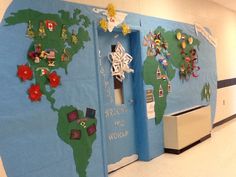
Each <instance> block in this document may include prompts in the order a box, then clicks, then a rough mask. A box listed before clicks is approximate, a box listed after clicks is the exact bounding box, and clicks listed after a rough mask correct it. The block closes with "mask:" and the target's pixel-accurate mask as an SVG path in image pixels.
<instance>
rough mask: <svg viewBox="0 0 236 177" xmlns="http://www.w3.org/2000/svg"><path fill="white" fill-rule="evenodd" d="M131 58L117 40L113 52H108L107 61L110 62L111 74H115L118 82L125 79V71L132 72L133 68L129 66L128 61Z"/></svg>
mask: <svg viewBox="0 0 236 177" xmlns="http://www.w3.org/2000/svg"><path fill="white" fill-rule="evenodd" d="M132 60H133V57H132V56H131V55H129V54H128V53H126V52H125V49H124V47H123V46H122V44H121V43H120V42H118V43H117V45H116V49H115V52H111V53H110V54H109V61H110V62H111V64H112V68H111V72H112V76H115V77H116V78H117V79H118V80H119V81H120V82H122V81H123V80H124V79H125V72H126V73H130V72H132V73H133V72H134V70H133V69H131V68H130V67H129V63H130V62H131V61H132Z"/></svg>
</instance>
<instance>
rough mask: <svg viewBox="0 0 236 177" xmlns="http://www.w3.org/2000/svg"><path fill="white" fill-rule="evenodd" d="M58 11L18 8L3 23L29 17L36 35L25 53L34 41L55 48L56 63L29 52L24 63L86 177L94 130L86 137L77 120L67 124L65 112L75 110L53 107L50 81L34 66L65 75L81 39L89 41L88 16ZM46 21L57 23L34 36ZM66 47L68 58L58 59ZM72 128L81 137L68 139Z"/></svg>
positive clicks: (94, 120) (19, 20) (78, 12)
mask: <svg viewBox="0 0 236 177" xmlns="http://www.w3.org/2000/svg"><path fill="white" fill-rule="evenodd" d="M58 13H59V14H50V13H48V14H47V13H41V12H38V11H35V10H32V9H25V10H19V11H18V12H16V13H12V14H11V16H10V17H8V18H6V19H5V22H6V25H5V26H10V25H16V24H20V23H25V24H28V22H29V20H30V21H31V24H32V25H33V29H34V32H35V37H34V38H33V39H32V43H31V45H30V47H29V49H28V52H29V51H34V45H35V44H41V45H42V48H43V49H44V50H45V49H53V50H55V51H56V58H55V66H52V67H49V66H48V62H47V61H46V60H41V61H40V63H35V62H34V61H33V60H32V59H30V58H29V57H28V53H27V54H26V58H27V60H28V62H27V64H28V65H29V66H30V68H31V69H32V70H33V72H34V80H33V81H34V84H38V85H39V86H40V90H41V92H42V94H43V95H45V96H46V99H47V100H48V101H49V103H50V105H51V109H52V110H53V111H56V112H58V125H57V133H58V136H59V137H60V138H61V139H62V141H64V142H65V143H66V144H68V145H70V146H71V148H72V150H73V155H74V160H75V165H76V170H77V173H78V174H79V176H80V177H86V168H87V166H88V163H89V158H90V156H91V152H92V144H93V142H94V140H95V139H96V133H94V134H93V135H91V136H88V135H87V132H86V129H84V128H82V127H81V125H80V124H78V123H77V122H76V121H73V122H72V123H69V122H68V121H67V118H66V114H67V113H68V112H69V111H70V110H72V109H75V108H74V107H73V106H65V107H61V108H60V109H58V108H55V106H54V104H55V101H56V100H55V98H54V97H53V94H54V93H55V91H56V89H55V88H51V87H50V86H49V80H48V78H47V76H46V75H41V71H40V70H37V68H43V67H44V68H45V67H46V68H48V69H49V72H52V71H57V70H58V69H64V71H65V74H67V72H68V71H67V67H68V64H69V63H70V62H71V61H72V59H73V56H74V55H75V54H76V53H78V51H79V50H80V49H81V48H84V42H86V41H89V40H90V37H89V33H88V31H87V29H86V28H88V27H89V25H90V20H89V18H88V17H87V16H85V15H82V14H81V11H80V10H79V9H75V10H74V12H73V14H72V17H71V15H70V12H67V11H64V10H60V11H58ZM46 20H52V21H54V22H56V23H57V26H56V27H55V29H54V30H53V31H49V30H48V29H47V28H46V26H45V30H46V36H45V37H44V38H41V37H40V36H39V35H37V33H38V29H39V24H40V22H45V21H46ZM63 25H66V27H67V29H68V32H67V37H68V39H67V40H66V41H64V40H63V39H62V38H61V29H62V26H63ZM70 27H71V28H72V29H74V27H76V28H75V29H76V30H78V31H76V34H77V36H78V43H77V44H73V43H72V40H71V36H72V32H71V31H72V30H69V28H70ZM26 29H27V25H26ZM65 48H66V51H67V53H68V54H69V56H68V60H67V61H61V55H62V54H63V50H64V49H65ZM61 84H63V83H61ZM79 114H80V116H84V115H83V112H82V111H79ZM92 124H95V125H96V119H89V120H88V121H86V127H89V126H90V125H92ZM71 129H78V130H81V133H82V136H81V139H80V140H70V130H71Z"/></svg>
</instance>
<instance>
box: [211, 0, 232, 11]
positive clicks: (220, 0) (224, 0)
mask: <svg viewBox="0 0 236 177" xmlns="http://www.w3.org/2000/svg"><path fill="white" fill-rule="evenodd" d="M209 1H211V2H215V3H217V4H219V5H221V6H224V7H226V8H228V9H230V10H233V11H235V12H236V1H235V0H209Z"/></svg>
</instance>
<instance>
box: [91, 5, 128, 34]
mask: <svg viewBox="0 0 236 177" xmlns="http://www.w3.org/2000/svg"><path fill="white" fill-rule="evenodd" d="M93 12H95V13H102V15H104V16H106V19H105V18H102V19H101V20H100V21H99V26H100V27H101V28H102V29H103V30H104V31H105V32H106V31H107V30H108V31H109V32H112V31H113V29H114V28H115V27H118V26H119V25H121V24H122V23H123V22H124V20H125V18H126V16H127V14H126V13H123V12H117V11H116V9H115V7H114V5H113V4H108V6H107V8H106V9H98V8H93ZM121 27H122V26H121ZM122 32H123V34H124V35H126V34H128V33H127V32H129V27H128V25H127V26H123V29H122Z"/></svg>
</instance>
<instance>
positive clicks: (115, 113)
mask: <svg viewBox="0 0 236 177" xmlns="http://www.w3.org/2000/svg"><path fill="white" fill-rule="evenodd" d="M98 39H99V60H100V61H99V63H100V75H101V78H102V79H101V80H102V88H103V104H104V119H105V125H106V140H107V157H108V171H109V172H110V171H114V170H116V169H118V168H120V167H122V166H124V165H127V164H129V163H131V162H133V161H135V160H137V158H138V156H137V151H136V146H135V126H134V121H135V117H134V116H135V115H134V102H133V91H132V90H133V87H132V80H133V76H132V72H133V68H132V58H131V56H130V55H129V53H130V52H131V51H130V50H131V46H130V36H129V35H126V36H123V35H122V33H119V32H112V33H104V32H102V31H99V33H98ZM113 56H115V57H116V59H117V60H119V57H125V58H126V59H124V60H122V61H121V60H120V61H117V60H115V59H114V58H112V57H113ZM115 62H120V63H118V64H117V65H116V64H115ZM112 66H113V67H112ZM122 71H124V72H123V74H122ZM126 71H128V72H126ZM134 72H135V71H134ZM117 73H119V74H120V75H119V74H117Z"/></svg>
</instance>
